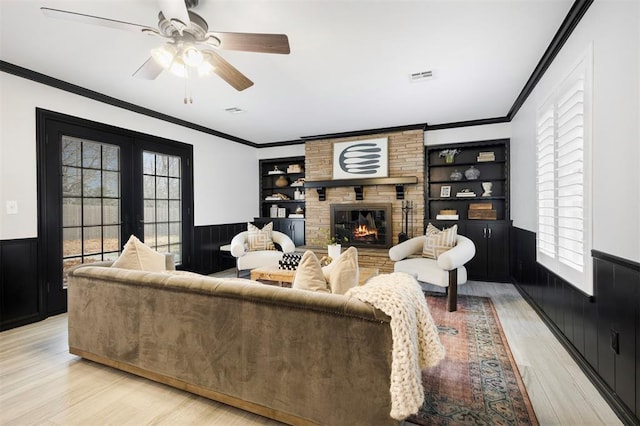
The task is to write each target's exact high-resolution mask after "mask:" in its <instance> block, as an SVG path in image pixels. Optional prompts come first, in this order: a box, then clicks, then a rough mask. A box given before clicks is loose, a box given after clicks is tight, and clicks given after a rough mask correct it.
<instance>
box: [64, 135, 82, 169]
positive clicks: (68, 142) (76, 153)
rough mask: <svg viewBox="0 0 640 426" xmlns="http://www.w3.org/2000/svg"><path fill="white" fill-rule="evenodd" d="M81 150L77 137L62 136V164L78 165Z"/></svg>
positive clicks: (79, 163)
mask: <svg viewBox="0 0 640 426" xmlns="http://www.w3.org/2000/svg"><path fill="white" fill-rule="evenodd" d="M81 158H82V151H81V149H80V141H79V140H78V139H74V138H70V137H67V136H64V137H63V138H62V165H63V166H76V167H80V165H81V161H80V159H81Z"/></svg>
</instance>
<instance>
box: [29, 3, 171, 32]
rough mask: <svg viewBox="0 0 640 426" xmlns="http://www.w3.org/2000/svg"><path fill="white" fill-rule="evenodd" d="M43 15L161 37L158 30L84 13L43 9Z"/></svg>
mask: <svg viewBox="0 0 640 426" xmlns="http://www.w3.org/2000/svg"><path fill="white" fill-rule="evenodd" d="M40 10H42V13H44V14H45V15H46V16H48V17H50V18H57V19H66V20H68V21H76V22H82V23H84V24H93V25H100V26H103V27H108V28H115V29H117V30H125V31H133V32H137V33H153V34H156V35H159V33H158V30H156V29H155V28H151V27H145V26H144V25H138V24H131V23H129V22H124V21H116V20H115V19H109V18H100V17H98V16H92V15H85V14H83V13H76V12H68V11H66V10H60V9H51V8H49V7H41V8H40Z"/></svg>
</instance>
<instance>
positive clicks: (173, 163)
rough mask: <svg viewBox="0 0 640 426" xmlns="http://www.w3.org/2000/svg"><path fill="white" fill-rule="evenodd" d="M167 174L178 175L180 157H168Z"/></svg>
mask: <svg viewBox="0 0 640 426" xmlns="http://www.w3.org/2000/svg"><path fill="white" fill-rule="evenodd" d="M169 176H171V177H180V157H173V156H171V157H169Z"/></svg>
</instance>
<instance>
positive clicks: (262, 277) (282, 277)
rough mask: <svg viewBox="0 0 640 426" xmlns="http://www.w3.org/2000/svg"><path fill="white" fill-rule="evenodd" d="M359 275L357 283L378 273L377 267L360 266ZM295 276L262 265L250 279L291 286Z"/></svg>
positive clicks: (285, 270)
mask: <svg viewBox="0 0 640 426" xmlns="http://www.w3.org/2000/svg"><path fill="white" fill-rule="evenodd" d="M359 269H360V277H359V280H358V285H362V284H364V283H365V282H366V281H367V280H368V279H369V278H371V277H374V276H376V275H378V274H379V273H380V270H379V269H378V268H367V267H360V268H359ZM295 276H296V271H291V270H287V269H280V268H279V267H278V265H273V266H263V267H262V268H255V269H252V270H251V279H252V280H254V281H261V282H265V281H267V282H268V283H276V284H277V285H279V286H280V287H291V284H293V280H294V278H295Z"/></svg>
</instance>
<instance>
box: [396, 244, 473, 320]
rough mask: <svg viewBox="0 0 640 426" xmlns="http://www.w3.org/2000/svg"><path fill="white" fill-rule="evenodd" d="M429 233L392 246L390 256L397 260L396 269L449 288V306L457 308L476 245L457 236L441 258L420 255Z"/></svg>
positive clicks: (451, 309) (451, 310)
mask: <svg viewBox="0 0 640 426" xmlns="http://www.w3.org/2000/svg"><path fill="white" fill-rule="evenodd" d="M425 238H426V236H424V235H421V236H419V237H414V238H411V239H409V240H407V241H404V242H402V243H400V244H398V245H396V246H393V247H391V248H390V249H389V257H390V258H391V260H394V261H395V262H396V263H395V265H394V267H393V269H394V271H395V272H406V273H408V274H410V275H413V276H414V277H416V279H417V280H418V281H422V282H425V283H429V284H433V285H437V286H439V287H445V288H446V291H447V309H448V311H449V312H453V311H455V310H456V309H457V298H458V285H461V284H464V283H466V282H467V269H466V268H465V267H464V264H465V263H467V262H468V261H470V260H471V259H473V256H475V254H476V246H475V244H473V241H471V240H470V239H469V238H467V237H464V236H462V235H458V236H457V242H456V246H455V247H453V248H452V249H449V250H447V251H446V252H444V253H442V254H441V255H440V256H439V257H438V260H435V259H428V258H426V257H422V256H420V254H421V253H422V248H423V246H424V240H425Z"/></svg>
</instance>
